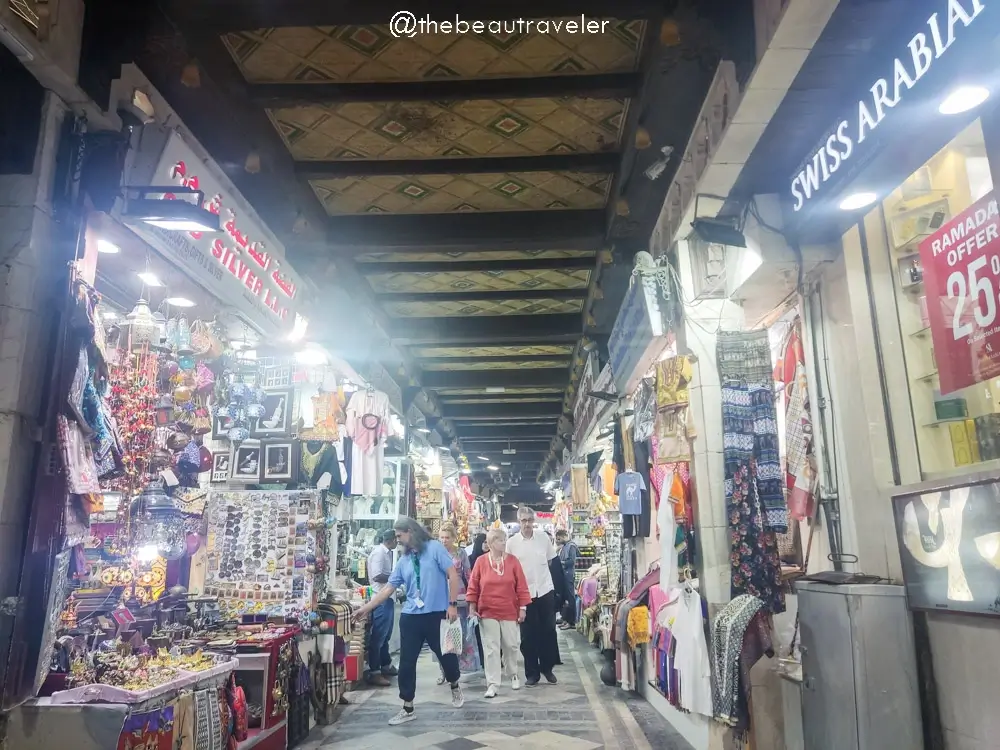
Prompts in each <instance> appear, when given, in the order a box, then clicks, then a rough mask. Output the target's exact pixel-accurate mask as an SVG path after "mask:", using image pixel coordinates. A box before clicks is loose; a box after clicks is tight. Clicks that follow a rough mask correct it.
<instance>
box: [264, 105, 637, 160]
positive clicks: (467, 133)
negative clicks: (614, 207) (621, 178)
mask: <svg viewBox="0 0 1000 750" xmlns="http://www.w3.org/2000/svg"><path fill="white" fill-rule="evenodd" d="M626 110H627V103H626V102H625V101H624V100H621V99H585V98H582V97H566V98H563V99H546V98H539V99H498V100H494V99H477V100H472V101H454V102H348V103H339V104H327V105H323V106H320V105H310V106H302V107H289V108H280V109H272V110H269V111H268V115H269V116H270V118H271V121H272V123H273V124H274V126H275V127H276V128H277V130H278V132H279V133H280V134H281V137H282V138H283V139H284V141H285V145H286V146H287V147H288V150H289V151H290V152H291V153H292V155H293V156H294V157H295V158H296V159H301V160H309V159H425V158H431V157H442V156H513V155H526V154H532V155H541V154H559V153H596V152H598V151H606V150H608V149H614V148H616V147H617V146H618V145H619V143H620V141H621V132H622V125H623V123H624V120H625V116H626Z"/></svg>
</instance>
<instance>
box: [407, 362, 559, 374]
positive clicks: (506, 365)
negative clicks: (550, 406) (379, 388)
mask: <svg viewBox="0 0 1000 750" xmlns="http://www.w3.org/2000/svg"><path fill="white" fill-rule="evenodd" d="M565 366H566V360H564V359H552V360H541V359H532V360H528V361H526V362H511V361H509V360H508V361H503V362H463V361H461V360H455V361H454V362H424V363H423V364H422V365H421V368H422V369H424V370H440V371H449V370H452V371H453V370H510V369H514V368H516V369H518V370H524V369H532V368H537V369H541V368H550V367H565Z"/></svg>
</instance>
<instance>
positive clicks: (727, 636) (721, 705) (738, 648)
mask: <svg viewBox="0 0 1000 750" xmlns="http://www.w3.org/2000/svg"><path fill="white" fill-rule="evenodd" d="M762 606H763V602H762V601H761V600H760V599H758V598H757V597H755V596H750V595H749V594H741V595H740V596H737V597H736V598H735V599H733V600H732V601H730V602H729V604H727V605H726V606H725V607H723V608H722V610H721V611H720V612H719V614H718V615H717V616H716V618H715V622H713V623H712V677H713V680H712V704H713V705H714V706H715V718H716V719H718V720H719V721H721V722H723V723H725V724H728V725H730V726H736V725H737V724H739V723H740V717H741V706H740V704H741V700H742V693H741V690H742V687H741V680H740V669H741V658H742V655H743V636H744V635H745V634H746V631H747V627H748V626H749V625H750V621H751V620H752V619H753V617H754V615H756V614H757V612H758V611H759V610H760V608H761V607H762ZM745 687H746V688H747V689H748V690H749V686H745ZM743 710H745V708H744V709H743Z"/></svg>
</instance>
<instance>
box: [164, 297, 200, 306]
mask: <svg viewBox="0 0 1000 750" xmlns="http://www.w3.org/2000/svg"><path fill="white" fill-rule="evenodd" d="M167 304H168V305H173V306H174V307H194V302H192V301H191V300H189V299H188V298H187V297H167Z"/></svg>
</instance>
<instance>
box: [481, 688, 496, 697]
mask: <svg viewBox="0 0 1000 750" xmlns="http://www.w3.org/2000/svg"><path fill="white" fill-rule="evenodd" d="M483 697H484V698H496V697H497V686H496V685H490V686H489V687H488V688H486V694H485V695H483Z"/></svg>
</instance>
